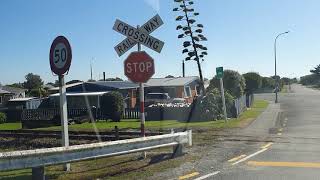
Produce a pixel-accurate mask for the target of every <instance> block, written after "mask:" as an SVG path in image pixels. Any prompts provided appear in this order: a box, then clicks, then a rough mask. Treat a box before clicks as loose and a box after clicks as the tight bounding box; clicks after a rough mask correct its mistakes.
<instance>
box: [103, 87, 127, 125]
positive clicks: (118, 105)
mask: <svg viewBox="0 0 320 180" xmlns="http://www.w3.org/2000/svg"><path fill="white" fill-rule="evenodd" d="M123 103H124V100H123V97H122V94H121V93H119V92H110V93H108V94H105V95H103V96H102V98H101V111H102V114H103V115H104V116H106V117H109V118H110V119H112V120H113V121H117V122H118V121H120V118H121V114H122V111H123V107H124V106H123Z"/></svg>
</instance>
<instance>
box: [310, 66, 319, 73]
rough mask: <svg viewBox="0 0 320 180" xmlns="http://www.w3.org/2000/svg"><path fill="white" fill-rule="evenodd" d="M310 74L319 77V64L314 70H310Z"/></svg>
mask: <svg viewBox="0 0 320 180" xmlns="http://www.w3.org/2000/svg"><path fill="white" fill-rule="evenodd" d="M310 72H311V73H313V74H316V75H320V64H319V65H318V66H317V67H315V68H314V69H311V70H310Z"/></svg>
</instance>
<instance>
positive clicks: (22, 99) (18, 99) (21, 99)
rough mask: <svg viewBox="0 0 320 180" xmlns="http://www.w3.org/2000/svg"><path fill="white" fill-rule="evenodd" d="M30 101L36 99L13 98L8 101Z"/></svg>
mask: <svg viewBox="0 0 320 180" xmlns="http://www.w3.org/2000/svg"><path fill="white" fill-rule="evenodd" d="M32 99H37V98H35V97H27V98H15V99H10V100H9V101H14V102H16V101H29V100H32Z"/></svg>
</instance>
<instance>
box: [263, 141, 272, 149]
mask: <svg viewBox="0 0 320 180" xmlns="http://www.w3.org/2000/svg"><path fill="white" fill-rule="evenodd" d="M272 144H273V143H272V142H269V143H268V144H266V145H264V146H261V149H265V148H268V147H270V146H271V145H272Z"/></svg>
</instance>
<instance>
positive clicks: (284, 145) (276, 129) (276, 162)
mask: <svg viewBox="0 0 320 180" xmlns="http://www.w3.org/2000/svg"><path fill="white" fill-rule="evenodd" d="M260 98H264V99H269V100H273V96H270V95H260ZM274 105H275V104H273V106H274ZM319 106H320V91H317V90H313V89H308V88H306V87H303V86H300V85H292V92H291V93H285V94H281V95H280V108H279V110H280V111H279V113H278V114H279V115H278V118H276V119H275V121H274V120H271V119H267V118H266V119H257V121H255V122H254V123H253V124H252V126H251V127H248V128H247V129H246V130H244V131H245V133H248V134H252V133H253V134H256V135H257V136H265V135H266V133H268V134H269V135H268V137H269V140H270V142H266V143H265V144H264V145H262V146H260V147H259V148H256V149H255V150H253V149H252V151H251V152H247V153H246V154H239V155H238V156H235V158H234V159H233V161H232V162H230V161H229V162H225V163H224V166H223V168H222V169H219V168H215V169H214V170H212V171H211V172H208V171H207V172H202V173H201V175H198V176H197V177H195V178H194V179H198V180H200V179H219V180H233V179H235V180H250V179H259V180H260V179H261V180H269V179H270V180H275V179H288V180H289V179H290V180H301V179H304V180H307V179H320V108H319ZM275 112H276V111H275ZM261 121H265V122H261ZM268 121H269V122H268ZM270 121H271V122H270ZM253 126H254V127H256V128H258V129H259V130H257V129H253V128H252V127H253ZM267 129H269V130H268V131H267ZM231 160H232V159H231Z"/></svg>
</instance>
